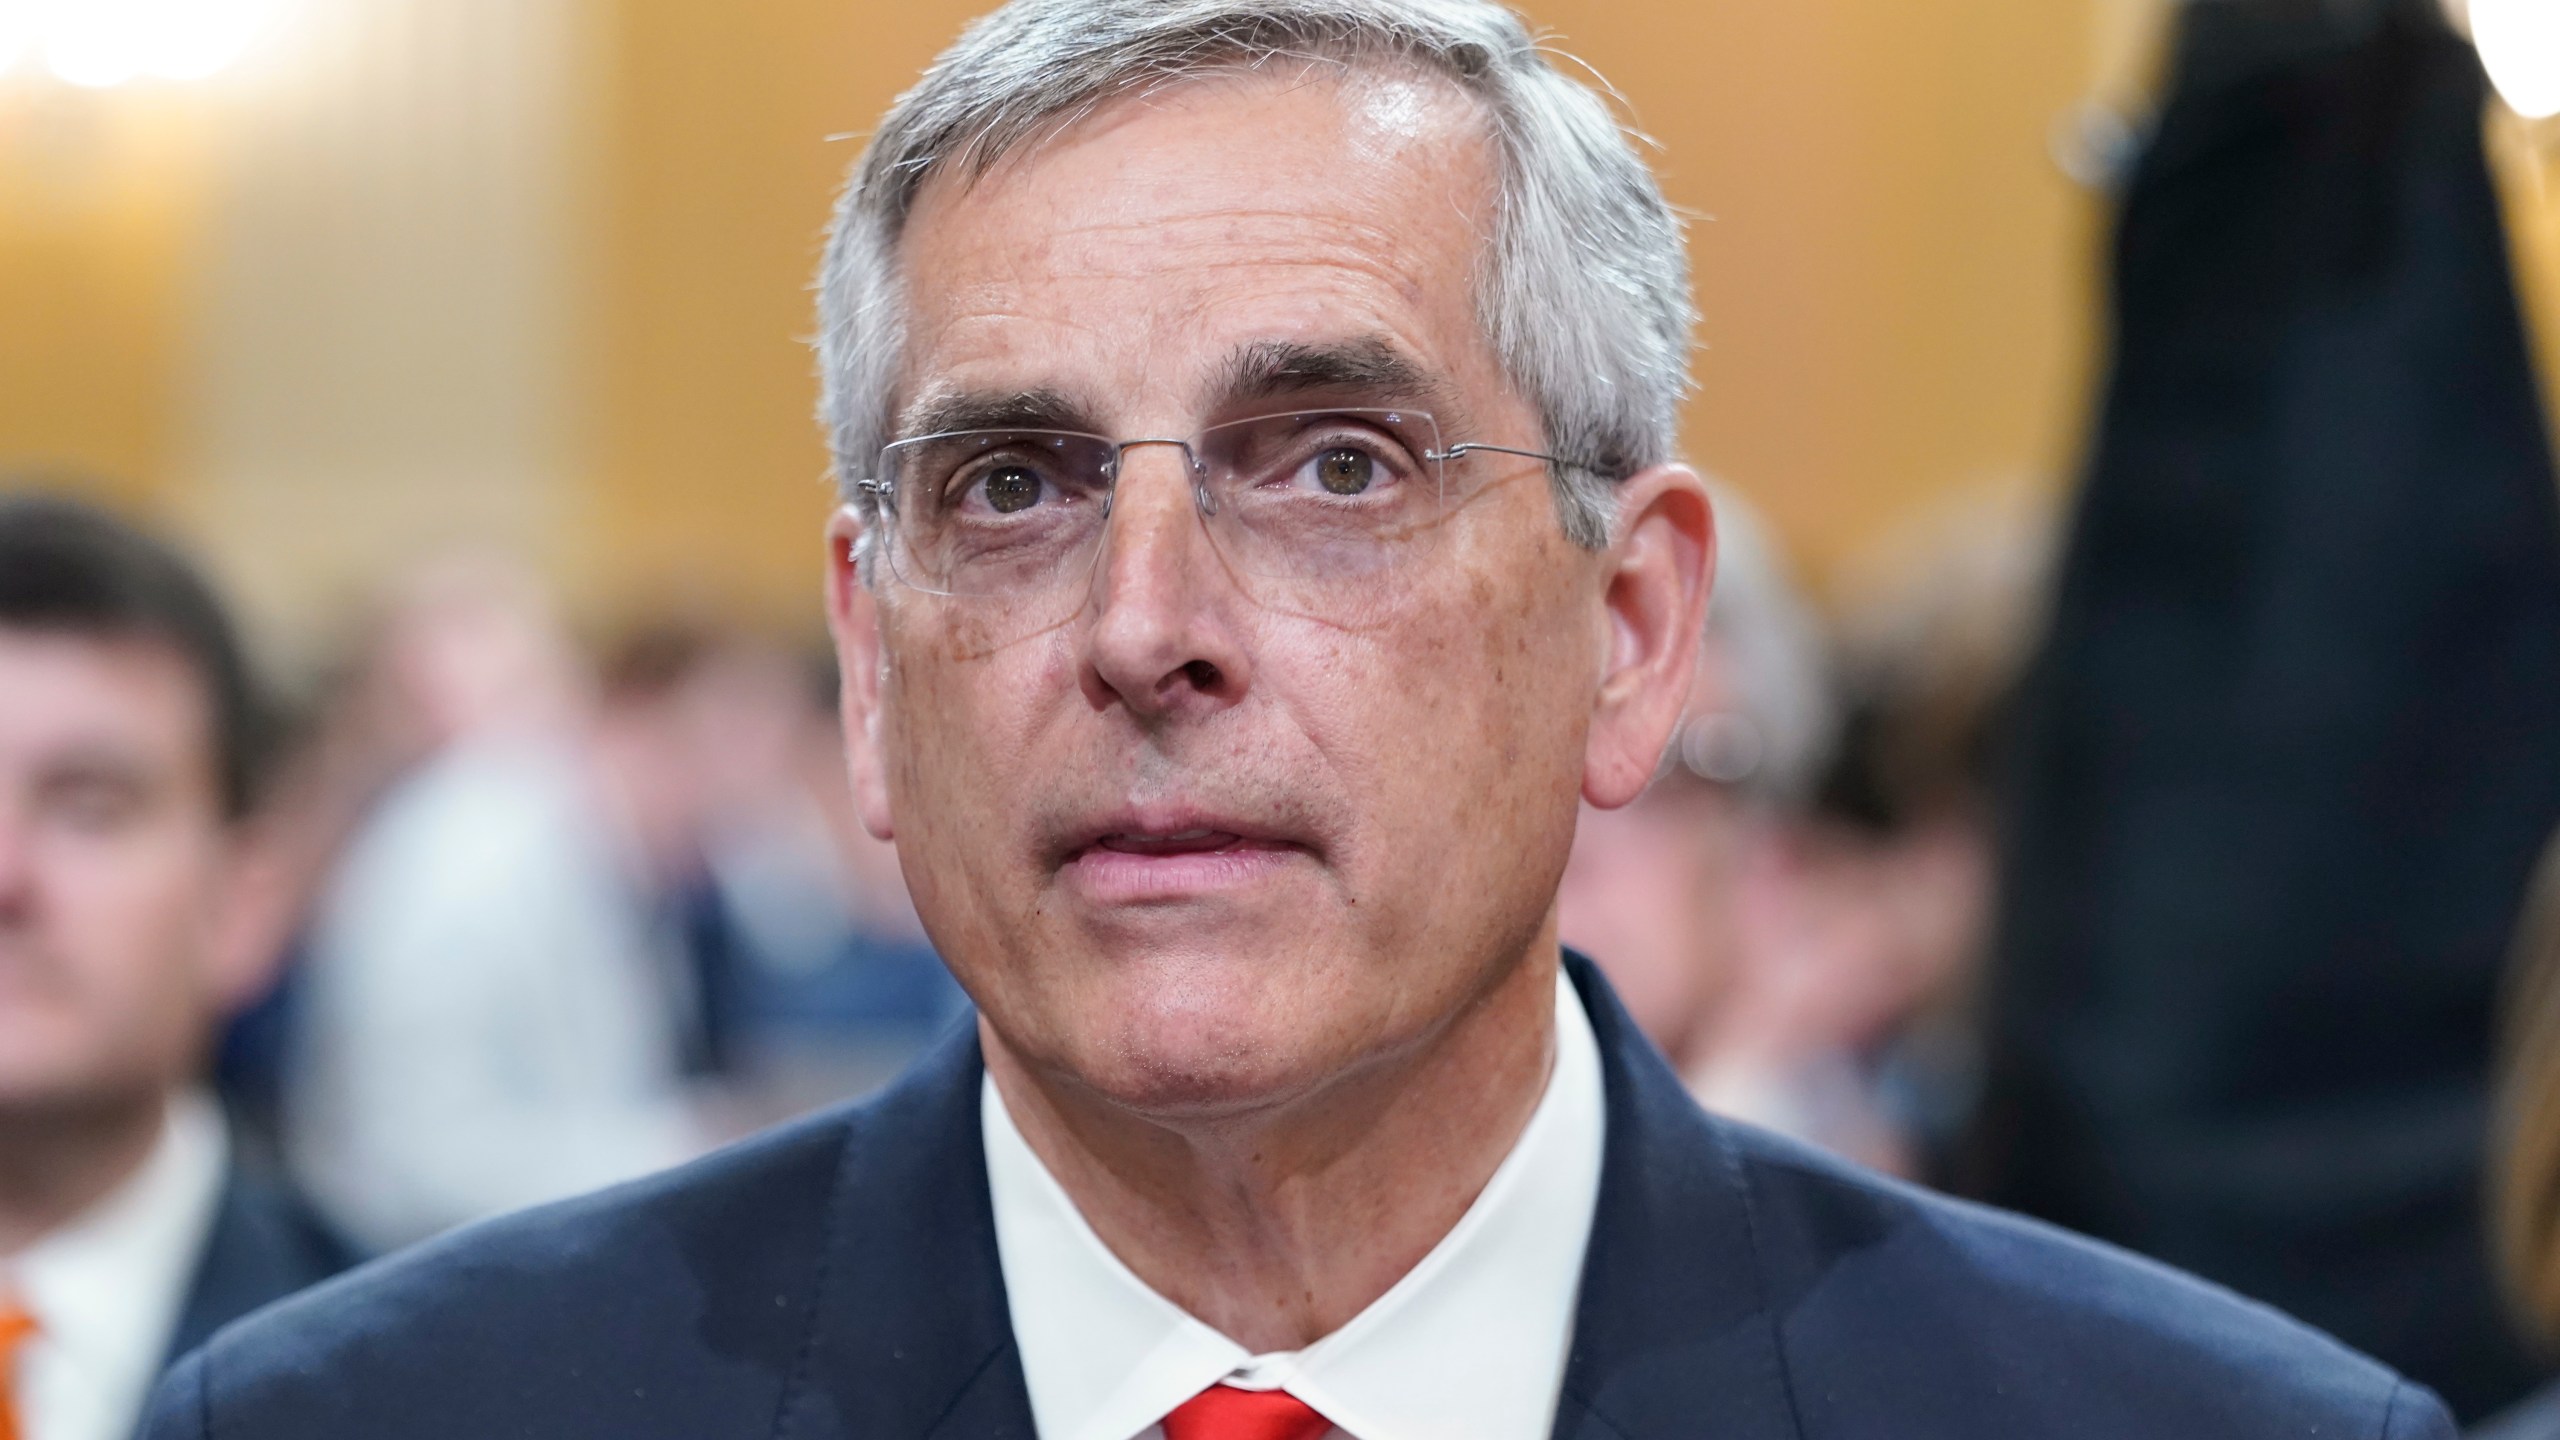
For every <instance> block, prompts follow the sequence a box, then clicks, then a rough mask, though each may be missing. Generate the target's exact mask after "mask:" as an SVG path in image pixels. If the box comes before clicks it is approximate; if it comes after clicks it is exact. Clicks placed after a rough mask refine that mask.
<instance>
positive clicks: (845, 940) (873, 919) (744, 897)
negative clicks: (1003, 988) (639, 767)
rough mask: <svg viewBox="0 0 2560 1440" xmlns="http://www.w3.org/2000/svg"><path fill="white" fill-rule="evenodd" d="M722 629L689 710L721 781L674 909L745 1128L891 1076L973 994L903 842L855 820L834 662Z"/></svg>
mask: <svg viewBox="0 0 2560 1440" xmlns="http://www.w3.org/2000/svg"><path fill="white" fill-rule="evenodd" d="M711 638H712V640H713V642H714V644H713V647H712V649H713V653H712V654H710V655H709V656H707V657H706V663H704V664H702V665H700V666H699V667H697V678H696V679H695V681H694V682H693V684H692V685H691V686H690V687H689V688H690V689H691V690H692V691H693V692H694V698H693V699H692V701H691V702H690V705H691V708H693V709H694V710H695V711H696V712H697V719H696V721H695V722H694V725H693V733H694V734H695V735H696V736H698V737H699V740H698V743H699V746H700V748H701V750H702V752H703V755H702V760H701V764H702V766H703V767H704V768H705V770H706V772H707V773H711V774H714V775H716V776H718V777H720V778H719V779H718V781H717V782H716V783H715V784H714V785H713V786H712V787H711V793H712V795H713V796H714V803H713V804H712V805H711V806H709V807H708V808H707V809H706V811H705V813H704V814H703V816H702V825H703V828H702V832H701V834H700V836H699V837H698V841H697V850H698V854H699V864H698V867H697V869H696V871H695V873H694V875H693V877H692V879H691V881H690V882H689V883H688V884H686V885H684V886H683V887H682V889H681V893H680V895H679V897H678V903H679V905H680V907H681V909H682V912H683V921H684V933H685V940H686V947H687V953H688V955H689V956H690V958H691V961H692V973H693V975H694V977H695V984H696V988H697V991H698V993H699V996H700V998H701V1003H702V1013H703V1016H704V1019H703V1023H702V1026H701V1029H702V1033H703V1035H704V1036H705V1039H706V1041H707V1045H706V1048H705V1053H704V1058H705V1060H706V1062H707V1064H708V1067H709V1068H711V1069H714V1070H716V1071H717V1072H719V1073H720V1074H722V1075H723V1076H724V1077H725V1078H726V1080H727V1082H728V1090H729V1094H730V1099H731V1114H732V1117H733V1119H734V1120H735V1121H736V1123H738V1124H741V1125H744V1124H752V1123H755V1122H756V1121H759V1120H771V1119H779V1118H781V1117H782V1116H785V1115H791V1114H797V1113H799V1112H800V1111H803V1110H806V1109H808V1108H811V1107H813V1106H816V1105H820V1104H824V1103H827V1102H828V1101H831V1100H835V1099H839V1098H842V1097H843V1096H846V1095H849V1094H859V1093H862V1092H864V1091H867V1090H870V1089H873V1088H876V1087H877V1086H879V1085H881V1084H883V1083H885V1082H886V1081H887V1080H889V1079H890V1078H891V1077H892V1076H894V1075H895V1074H896V1073H897V1072H898V1071H899V1070H900V1069H901V1068H903V1067H904V1066H905V1064H906V1062H907V1060H908V1059H909V1058H910V1057H911V1056H913V1055H914V1054H915V1053H916V1052H917V1050H919V1049H920V1048H921V1047H922V1046H923V1045H924V1044H925V1043H926V1042H927V1041H928V1040H930V1039H931V1038H932V1037H933V1035H934V1034H936V1033H937V1032H938V1031H940V1030H941V1028H942V1027H943V1026H945V1025H947V1024H949V1023H951V1022H952V1021H953V1020H954V1019H955V1018H956V1017H958V1016H959V1015H960V1014H962V1013H963V1012H964V1011H965V1010H966V1009H967V1008H968V998H967V997H966V996H965V995H964V994H963V993H962V992H961V990H960V987H959V984H958V983H957V982H956V981H954V980H953V979H952V978H951V973H950V971H948V970H946V969H945V968H943V964H942V961H941V958H940V957H939V956H938V955H936V954H935V953H934V950H933V947H932V945H931V944H930V943H929V942H928V941H927V940H926V939H925V934H924V927H923V925H922V923H921V922H920V921H918V920H917V918H916V913H915V907H914V905H913V904H912V903H911V902H910V900H909V899H908V896H907V888H906V881H905V879H904V877H903V876H902V875H900V873H899V871H898V857H897V850H896V848H895V847H894V846H892V845H890V844H888V843H886V842H884V841H880V840H876V839H874V838H872V836H871V834H870V833H869V832H868V831H866V830H864V829H863V828H862V825H861V822H860V821H859V819H857V818H856V816H855V815H854V812H853V795H852V789H851V787H850V786H849V785H848V784H847V781H846V772H845V766H844V750H843V737H842V732H841V731H840V729H839V728H838V724H837V716H836V711H835V708H834V703H835V694H836V683H835V680H836V675H835V666H834V661H833V657H832V655H831V654H830V655H825V656H817V655H814V654H808V653H806V652H801V653H795V652H794V651H793V650H792V649H791V648H790V647H786V646H784V645H781V644H778V643H775V642H774V641H772V640H769V639H766V638H763V637H759V636H757V635H755V634H753V633H752V632H749V631H745V630H741V629H735V628H732V629H729V630H726V631H723V632H720V633H718V634H717V635H716V636H714V637H711ZM744 736H754V737H760V738H758V739H755V740H754V741H752V742H751V743H748V744H744V745H741V744H739V743H737V740H738V738H739V737H744Z"/></svg>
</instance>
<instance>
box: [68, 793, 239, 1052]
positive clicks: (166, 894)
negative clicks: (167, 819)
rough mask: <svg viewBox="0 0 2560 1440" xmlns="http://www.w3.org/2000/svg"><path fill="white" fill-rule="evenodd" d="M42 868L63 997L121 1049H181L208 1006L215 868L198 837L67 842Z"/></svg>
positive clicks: (153, 835) (214, 919)
mask: <svg viewBox="0 0 2560 1440" xmlns="http://www.w3.org/2000/svg"><path fill="white" fill-rule="evenodd" d="M38 863H39V864H40V865H42V867H43V871H44V877H45V880H44V883H45V888H46V895H45V904H46V908H47V911H48V912H49V920H50V923H49V924H48V926H47V927H46V928H47V929H48V930H50V931H51V932H52V933H51V935H50V936H49V937H48V948H50V949H52V950H53V951H54V953H55V956H56V958H57V960H58V961H59V962H60V963H61V964H62V965H63V966H64V967H65V971H64V975H63V979H64V980H65V981H66V982H67V986H66V993H67V994H69V995H72V996H76V997H77V999H76V1001H75V1004H76V1005H77V1007H78V1008H79V1009H80V1010H81V1011H82V1012H83V1013H84V1014H85V1015H86V1016H87V1017H88V1023H90V1024H94V1025H96V1026H99V1027H103V1029H104V1030H106V1031H110V1032H112V1034H108V1035H102V1036H101V1038H103V1039H109V1040H112V1041H114V1042H116V1043H119V1044H133V1045H140V1046H148V1047H151V1048H152V1049H153V1050H155V1051H156V1050H160V1049H164V1048H166V1047H169V1046H172V1045H182V1044H185V1043H187V1041H188V1040H189V1038H190V1036H189V1031H190V1030H191V1028H192V1027H193V1026H194V1025H195V1024H196V1023H197V1021H198V1017H199V1016H200V1015H201V1014H202V1012H203V1009H204V1007H205V1004H206V994H207V987H208V977H207V975H206V974H205V970H206V965H205V963H204V962H205V958H206V956H207V955H208V953H209V949H210V945H211V943H212V941H211V937H212V935H213V933H214V931H215V928H216V926H217V924H218V921H219V917H218V915H217V914H216V909H217V905H216V896H215V893H214V890H215V885H214V880H213V878H212V877H213V875H214V873H215V862H214V859H213V857H212V856H211V855H209V854H208V853H207V851H206V849H205V848H204V846H203V844H202V843H201V842H199V841H197V840H196V839H195V837H192V836H189V835H186V834H182V833H170V832H155V833H151V834H146V835H139V836H113V837H106V836H64V837H60V838H57V839H55V840H53V841H51V842H50V843H48V844H47V845H46V846H45V847H44V850H43V853H42V856H41V858H40V860H39V862H38Z"/></svg>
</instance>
